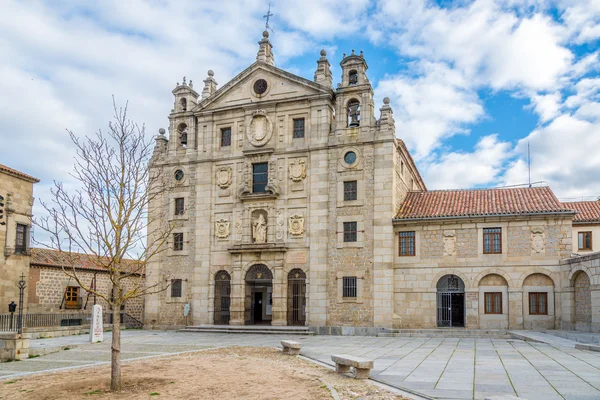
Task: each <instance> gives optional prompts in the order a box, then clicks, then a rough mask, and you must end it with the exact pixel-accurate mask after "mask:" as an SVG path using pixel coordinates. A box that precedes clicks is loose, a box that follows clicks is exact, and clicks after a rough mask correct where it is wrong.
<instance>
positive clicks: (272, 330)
mask: <svg viewBox="0 0 600 400" xmlns="http://www.w3.org/2000/svg"><path fill="white" fill-rule="evenodd" d="M179 331H180V332H202V333H243V334H258V335H269V334H270V335H313V333H312V332H311V331H310V330H309V329H308V327H304V326H266V325H255V326H253V325H242V326H237V325H198V326H186V327H185V328H183V329H180V330H179Z"/></svg>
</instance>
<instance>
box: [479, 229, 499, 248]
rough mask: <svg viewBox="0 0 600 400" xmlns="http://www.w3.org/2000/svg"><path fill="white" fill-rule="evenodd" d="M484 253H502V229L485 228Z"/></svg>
mask: <svg viewBox="0 0 600 400" xmlns="http://www.w3.org/2000/svg"><path fill="white" fill-rule="evenodd" d="M483 253H484V254H501V253H502V228H483Z"/></svg>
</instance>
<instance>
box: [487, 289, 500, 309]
mask: <svg viewBox="0 0 600 400" xmlns="http://www.w3.org/2000/svg"><path fill="white" fill-rule="evenodd" d="M484 300H485V313H486V314H502V292H491V293H485V297H484Z"/></svg>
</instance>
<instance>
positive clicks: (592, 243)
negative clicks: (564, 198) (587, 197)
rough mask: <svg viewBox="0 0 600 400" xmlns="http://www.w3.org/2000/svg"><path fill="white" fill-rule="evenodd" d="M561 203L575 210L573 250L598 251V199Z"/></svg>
mask: <svg viewBox="0 0 600 400" xmlns="http://www.w3.org/2000/svg"><path fill="white" fill-rule="evenodd" d="M563 204H564V205H565V206H566V207H569V208H571V209H573V210H575V211H577V214H575V217H574V218H573V252H574V253H577V254H581V255H584V254H589V253H592V252H598V251H600V199H599V200H596V201H573V202H565V203H563Z"/></svg>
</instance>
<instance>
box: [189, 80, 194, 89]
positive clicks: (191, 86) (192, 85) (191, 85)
mask: <svg viewBox="0 0 600 400" xmlns="http://www.w3.org/2000/svg"><path fill="white" fill-rule="evenodd" d="M189 86H190V88H191V89H193V88H194V82H192V80H191V79H190V85H189Z"/></svg>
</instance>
